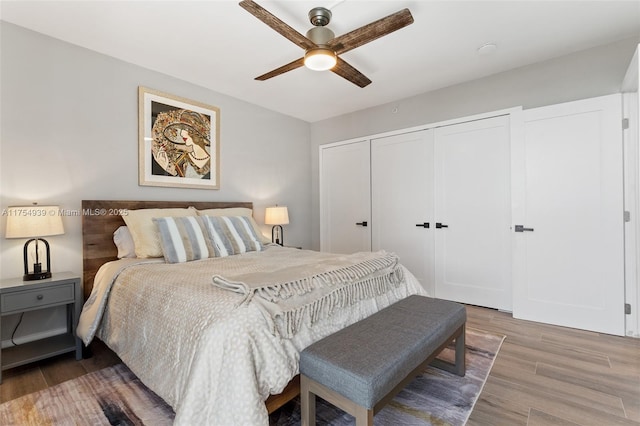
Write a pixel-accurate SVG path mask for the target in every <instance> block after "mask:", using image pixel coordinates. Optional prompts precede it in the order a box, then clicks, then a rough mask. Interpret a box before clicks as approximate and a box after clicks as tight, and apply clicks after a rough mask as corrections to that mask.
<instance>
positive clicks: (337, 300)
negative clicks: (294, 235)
mask: <svg viewBox="0 0 640 426" xmlns="http://www.w3.org/2000/svg"><path fill="white" fill-rule="evenodd" d="M297 254H298V255H297V256H292V259H297V261H293V262H292V261H288V262H285V264H284V265H283V266H282V267H275V268H273V270H270V271H269V272H265V271H264V270H262V268H258V269H260V270H257V271H252V272H248V273H239V274H234V275H233V276H222V275H215V276H214V277H213V283H214V284H215V285H217V286H218V287H220V288H223V289H226V290H230V291H233V292H236V293H240V294H242V295H244V296H245V298H244V300H243V303H250V302H252V303H257V304H258V305H259V307H260V308H261V309H262V311H263V313H264V314H265V318H266V319H267V321H268V322H269V323H270V325H271V327H272V331H273V332H274V333H275V332H276V331H277V332H279V333H280V334H281V335H282V336H283V337H285V338H291V337H293V336H294V335H295V333H296V332H297V331H298V330H299V328H300V325H301V324H302V322H303V321H308V322H310V323H311V324H312V325H313V323H315V322H316V321H318V320H319V319H322V318H326V317H328V316H330V315H331V314H333V313H334V312H335V311H336V310H337V309H340V308H344V307H347V306H351V305H353V304H355V303H357V302H359V301H362V300H366V299H372V298H374V297H377V296H380V295H382V294H385V293H387V292H389V291H390V290H391V289H394V288H396V287H397V286H398V285H399V284H400V283H402V282H403V281H404V274H403V269H402V267H401V266H400V265H399V264H398V257H397V256H396V255H395V254H392V253H387V252H385V251H379V252H373V253H372V252H361V253H354V254H349V255H340V254H330V253H317V252H310V251H306V250H297Z"/></svg>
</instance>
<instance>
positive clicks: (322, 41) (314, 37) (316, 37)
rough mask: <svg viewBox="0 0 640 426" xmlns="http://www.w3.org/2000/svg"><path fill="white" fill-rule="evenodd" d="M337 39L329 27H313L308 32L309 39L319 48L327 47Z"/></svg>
mask: <svg viewBox="0 0 640 426" xmlns="http://www.w3.org/2000/svg"><path fill="white" fill-rule="evenodd" d="M335 37H336V35H335V34H334V33H333V31H331V30H330V29H329V28H327V27H313V28H311V29H310V30H309V31H307V38H308V39H309V40H311V41H312V42H314V43H315V44H317V45H318V46H323V45H326V44H327V43H329V42H330V41H331V40H333V39H334V38H335Z"/></svg>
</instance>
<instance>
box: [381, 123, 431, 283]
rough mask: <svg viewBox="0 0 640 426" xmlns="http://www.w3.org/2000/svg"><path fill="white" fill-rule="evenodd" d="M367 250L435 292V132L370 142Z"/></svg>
mask: <svg viewBox="0 0 640 426" xmlns="http://www.w3.org/2000/svg"><path fill="white" fill-rule="evenodd" d="M371 225H372V227H371V237H372V241H371V246H372V249H373V250H381V249H384V250H387V251H391V252H394V253H396V254H397V255H398V257H399V258H400V262H401V263H402V264H403V265H404V266H406V267H407V269H409V271H411V273H412V274H413V275H415V276H416V278H417V279H418V280H419V281H420V283H421V284H422V286H423V287H424V288H425V289H426V290H427V291H428V292H429V294H431V295H433V294H434V289H433V274H434V270H433V256H434V255H433V234H434V229H433V226H434V222H433V130H432V129H430V130H423V131H419V132H413V133H404V134H401V135H395V136H389V137H385V138H379V139H373V140H372V141H371Z"/></svg>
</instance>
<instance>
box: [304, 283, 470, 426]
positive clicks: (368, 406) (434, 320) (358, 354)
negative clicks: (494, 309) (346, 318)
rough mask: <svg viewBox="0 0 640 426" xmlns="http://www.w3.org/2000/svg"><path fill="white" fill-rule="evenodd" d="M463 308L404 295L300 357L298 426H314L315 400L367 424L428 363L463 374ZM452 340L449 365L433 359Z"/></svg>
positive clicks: (435, 300)
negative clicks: (339, 409) (327, 403)
mask: <svg viewBox="0 0 640 426" xmlns="http://www.w3.org/2000/svg"><path fill="white" fill-rule="evenodd" d="M466 319H467V314H466V310H465V307H464V306H463V305H461V304H459V303H455V302H450V301H447V300H440V299H434V298H430V297H424V296H417V295H413V296H409V297H407V298H406V299H402V300H400V301H398V302H396V303H394V304H392V305H390V306H388V307H386V308H384V309H382V310H381V311H379V312H377V313H375V314H373V315H371V316H369V317H367V318H365V319H363V320H362V321H358V322H356V323H355V324H352V325H350V326H349V327H347V328H344V329H342V330H340V331H338V332H336V333H334V334H332V335H330V336H327V337H325V338H324V339H322V340H320V341H318V342H316V343H314V344H312V345H310V346H309V347H307V348H306V349H304V350H303V351H302V352H301V353H300V400H301V406H302V407H301V411H302V412H301V415H302V425H303V426H307V425H308V426H313V425H315V411H316V410H315V396H316V395H317V396H320V397H321V398H323V399H324V400H326V401H327V402H329V403H331V404H333V405H335V406H337V407H339V408H341V409H342V410H344V411H346V412H347V413H349V414H351V415H353V416H354V417H355V418H356V425H357V426H360V425H372V424H373V416H374V415H375V414H376V413H377V412H378V411H380V410H381V409H382V408H383V407H384V406H385V405H386V404H387V403H388V402H389V401H390V400H391V399H392V398H393V397H394V396H395V395H396V394H397V393H398V392H400V390H402V388H404V387H405V386H406V385H407V384H408V383H409V382H410V381H411V380H413V379H414V378H415V377H416V376H418V375H419V374H421V373H422V372H423V371H424V370H425V369H426V368H427V366H429V364H432V365H434V366H436V367H438V368H441V369H444V370H447V371H450V372H452V373H455V374H457V375H460V376H464V374H465V322H466ZM453 341H455V362H454V363H453V364H451V363H447V362H445V361H442V360H439V359H435V357H436V356H437V355H438V354H439V353H440V352H441V351H442V350H443V349H444V348H446V347H447V346H448V345H449V344H451V343H452V342H453Z"/></svg>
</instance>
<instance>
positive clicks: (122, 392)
mask: <svg viewBox="0 0 640 426" xmlns="http://www.w3.org/2000/svg"><path fill="white" fill-rule="evenodd" d="M503 340H504V337H503V336H496V335H493V334H489V333H485V332H482V331H476V330H471V329H467V335H466V344H467V359H466V362H467V374H466V375H465V377H458V376H456V375H453V374H450V373H447V372H444V371H441V370H438V369H435V368H429V369H428V370H427V371H426V372H425V373H424V374H423V375H421V376H419V377H417V378H416V379H415V380H414V381H413V382H411V383H410V384H409V385H408V386H407V387H406V388H405V389H404V390H403V391H402V392H400V393H399V394H398V395H397V396H396V398H395V399H394V400H393V401H392V402H391V403H389V405H387V407H385V408H384V409H383V410H382V411H380V413H378V414H377V415H376V416H375V423H376V424H379V425H397V424H402V425H463V424H464V423H465V422H466V421H467V419H468V418H469V415H470V414H471V410H472V409H473V405H474V404H475V402H476V400H477V398H478V395H479V394H480V392H481V390H482V387H483V386H484V383H485V381H486V379H487V376H488V375H489V371H490V370H491V367H492V365H493V361H494V359H495V356H496V354H497V353H498V350H499V349H500V346H501V345H502V341H503ZM452 356H453V351H452V350H450V349H445V351H443V353H442V354H441V355H440V358H443V359H446V360H451V359H452ZM173 418H174V413H173V411H172V409H171V407H169V406H168V405H167V404H166V403H165V402H164V401H163V400H162V399H161V398H160V397H158V396H157V395H155V394H154V393H153V392H151V391H150V390H149V389H147V388H146V387H145V386H144V385H143V384H142V383H141V382H140V380H139V379H138V378H137V377H136V376H135V375H134V374H133V373H131V371H129V369H128V368H127V367H125V366H124V365H122V364H118V365H115V366H113V367H109V368H105V369H103V370H100V371H96V372H94V373H90V374H86V375H84V376H81V377H78V378H77V379H73V380H69V381H68V382H64V383H61V384H59V385H57V386H53V387H50V388H48V389H44V390H42V391H39V392H35V393H32V394H29V395H25V396H23V397H20V398H17V399H14V400H12V401H8V402H6V403H4V404H1V405H0V425H21V426H22V425H34V426H35V425H37V426H41V425H123V426H124V425H153V426H156V425H170V424H172V421H173ZM270 423H271V425H277V426H285V425H287V426H288V425H299V424H300V406H299V402H298V400H297V399H296V400H293V401H291V402H290V403H288V404H286V405H285V406H284V407H282V408H281V409H280V410H278V411H276V412H275V413H273V414H272V415H271V417H270ZM317 423H318V424H319V425H351V424H354V423H355V422H354V420H353V417H351V416H350V415H348V414H346V413H344V412H342V411H341V410H339V409H337V408H334V407H333V406H331V405H329V404H326V403H324V401H322V400H321V399H319V398H318V403H317Z"/></svg>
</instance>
